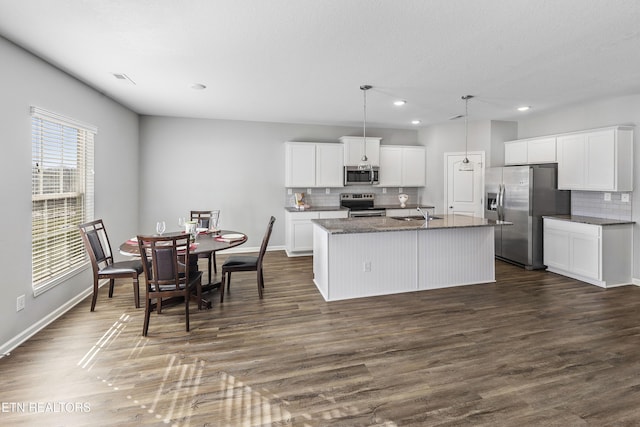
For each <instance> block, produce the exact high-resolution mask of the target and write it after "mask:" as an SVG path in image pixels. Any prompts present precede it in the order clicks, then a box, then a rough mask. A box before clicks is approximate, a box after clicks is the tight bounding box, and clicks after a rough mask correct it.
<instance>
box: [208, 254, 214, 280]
mask: <svg viewBox="0 0 640 427" xmlns="http://www.w3.org/2000/svg"><path fill="white" fill-rule="evenodd" d="M212 256H213V252H212V253H210V254H209V257H208V258H207V267H208V268H207V271H208V272H209V282H208V283H211V257H212Z"/></svg>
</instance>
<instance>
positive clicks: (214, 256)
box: [209, 252, 218, 283]
mask: <svg viewBox="0 0 640 427" xmlns="http://www.w3.org/2000/svg"><path fill="white" fill-rule="evenodd" d="M211 258H213V271H214V272H215V273H217V272H218V263H216V253H215V252H211ZM209 270H211V264H209ZM209 283H211V278H209Z"/></svg>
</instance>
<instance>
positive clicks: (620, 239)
mask: <svg viewBox="0 0 640 427" xmlns="http://www.w3.org/2000/svg"><path fill="white" fill-rule="evenodd" d="M543 228H544V240H543V242H544V243H543V245H544V263H545V265H546V266H547V269H548V270H549V271H551V272H553V273H557V274H562V275H565V276H568V277H572V278H574V279H578V280H582V281H584V282H587V283H591V284H593V285H597V286H601V287H604V288H607V287H613V286H620V285H626V284H629V283H631V268H632V258H631V249H632V225H631V224H613V225H594V224H584V223H579V222H572V221H564V220H556V219H551V218H545V219H544V225H543Z"/></svg>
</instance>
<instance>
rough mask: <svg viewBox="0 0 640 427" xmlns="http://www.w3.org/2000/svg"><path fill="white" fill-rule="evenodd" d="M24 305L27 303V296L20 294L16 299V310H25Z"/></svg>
mask: <svg viewBox="0 0 640 427" xmlns="http://www.w3.org/2000/svg"><path fill="white" fill-rule="evenodd" d="M24 305H25V296H24V295H20V296H19V297H18V298H17V299H16V311H20V310H24Z"/></svg>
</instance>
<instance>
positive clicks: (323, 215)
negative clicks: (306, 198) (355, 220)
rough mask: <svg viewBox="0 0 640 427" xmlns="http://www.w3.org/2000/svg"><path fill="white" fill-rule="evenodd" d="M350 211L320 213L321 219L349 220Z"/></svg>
mask: <svg viewBox="0 0 640 427" xmlns="http://www.w3.org/2000/svg"><path fill="white" fill-rule="evenodd" d="M348 217H349V211H329V212H320V219H334V218H348Z"/></svg>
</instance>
